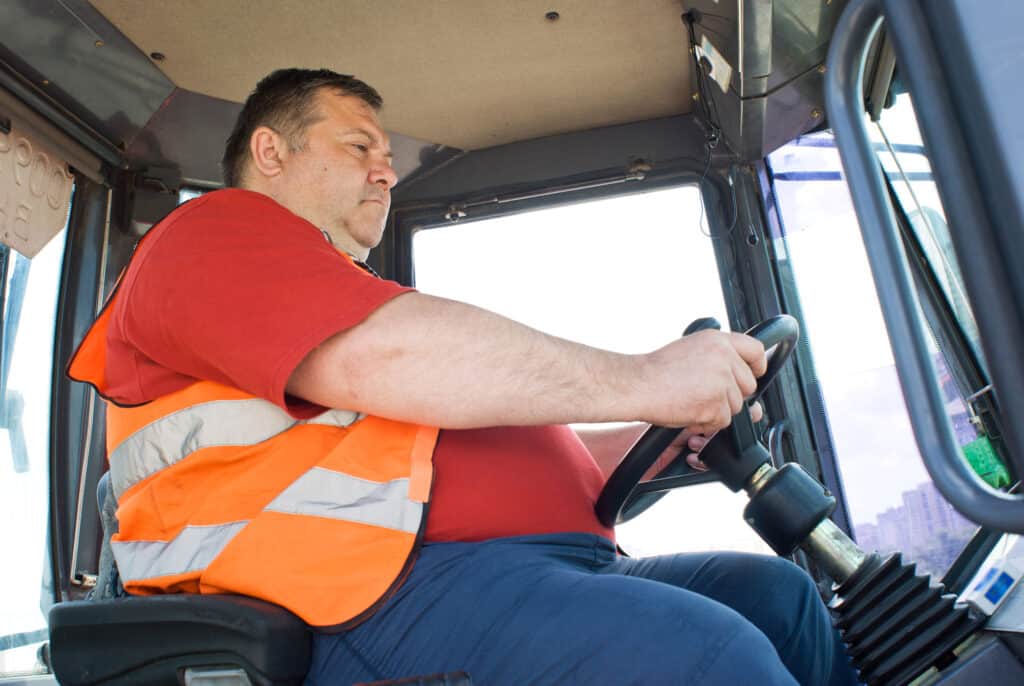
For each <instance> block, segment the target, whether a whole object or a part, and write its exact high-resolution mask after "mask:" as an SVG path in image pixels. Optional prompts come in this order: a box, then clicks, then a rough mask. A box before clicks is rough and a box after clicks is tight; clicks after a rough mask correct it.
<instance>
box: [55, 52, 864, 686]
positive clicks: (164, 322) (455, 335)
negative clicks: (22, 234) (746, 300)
mask: <svg viewBox="0 0 1024 686" xmlns="http://www.w3.org/2000/svg"><path fill="white" fill-rule="evenodd" d="M380 104H381V101H380V97H379V95H378V94H377V93H376V91H374V90H373V89H372V88H370V87H369V86H367V85H366V84H364V83H362V82H360V81H358V80H356V79H353V78H350V77H345V76H340V75H338V74H334V73H333V72H328V71H305V70H282V71H278V72H275V73H273V74H271V75H270V76H268V77H267V78H265V79H264V80H263V81H261V82H260V84H259V85H258V86H257V88H256V90H255V91H254V93H253V94H252V95H251V96H250V98H249V99H248V100H247V102H246V104H245V106H244V108H243V110H242V112H241V114H240V115H239V120H238V122H237V124H236V127H235V130H234V131H233V133H232V135H231V137H230V139H229V141H228V143H227V149H226V152H225V156H224V161H223V164H224V172H225V181H226V185H227V186H229V187H231V188H230V189H228V190H224V191H219V192H215V193H210V194H207V195H206V196H204V197H202V198H200V199H197V200H194V201H192V202H190V203H188V204H186V205H184V206H182V207H181V208H179V209H178V210H176V211H175V212H174V213H172V214H171V215H170V216H169V217H168V218H166V219H165V220H164V221H163V222H161V223H160V224H159V225H158V226H156V227H154V228H153V230H152V231H151V232H150V233H149V234H148V235H147V236H146V238H145V239H144V240H143V241H142V243H141V244H140V246H139V248H138V249H137V251H136V254H135V256H134V257H133V259H132V263H131V265H130V266H129V268H128V269H127V270H126V273H125V275H124V277H123V279H122V281H121V283H120V286H119V288H118V290H117V292H116V293H115V295H114V297H113V298H112V299H111V302H110V303H109V304H108V307H107V308H106V309H105V311H104V314H103V315H102V316H101V318H100V320H99V321H98V322H97V324H96V325H95V327H94V329H93V330H92V331H91V332H90V334H89V336H88V337H87V339H86V341H85V342H84V343H83V346H82V348H81V349H80V350H79V352H78V353H77V354H76V359H75V360H74V362H73V366H72V373H73V374H74V375H75V376H76V378H81V379H84V380H89V381H91V382H93V383H94V384H95V385H96V386H97V388H99V390H100V391H101V392H102V393H103V394H104V396H105V397H106V398H108V399H109V400H111V401H112V402H111V405H110V406H109V408H108V421H109V426H108V444H109V447H110V463H111V474H112V482H113V488H114V491H115V493H116V494H117V495H118V498H119V510H118V518H119V523H120V533H119V534H118V536H117V537H116V538H115V540H114V543H113V545H114V551H115V555H116V557H117V561H118V567H119V569H120V571H121V574H122V577H123V578H124V579H125V585H126V587H127V588H128V589H129V590H130V591H131V592H135V593H164V592H175V591H185V592H233V593H243V594H247V595H253V596H256V597H261V598H265V599H267V600H270V601H272V602H276V603H278V604H281V605H284V606H285V607H288V608H289V609H291V610H292V611H293V612H296V613H297V614H299V615H300V616H301V617H302V618H303V619H305V620H306V621H307V622H308V623H310V624H311V625H312V626H314V627H315V628H317V629H318V630H319V631H318V632H317V634H316V635H315V640H314V658H313V665H312V668H311V671H310V675H309V682H310V683H325V684H328V683H329V684H336V683H344V684H347V683H353V682H357V681H369V680H374V679H384V678H398V677H402V676H409V675H415V674H425V673H432V672H442V671H455V670H466V671H468V672H470V673H471V675H472V676H473V678H474V681H475V683H480V684H487V685H493V684H503V683H507V684H525V683H541V684H561V683H581V684H583V683H586V684H594V683H612V684H617V683H643V684H653V683H690V684H736V683H747V682H749V681H753V680H754V679H756V680H758V681H760V682H763V683H765V684H793V683H803V684H845V683H852V682H853V677H852V674H851V673H850V670H849V668H848V667H846V663H845V656H844V654H843V651H842V647H841V645H840V644H839V642H838V640H837V638H836V636H835V633H834V631H833V630H832V629H831V627H830V625H829V621H828V617H827V613H826V612H825V610H824V608H823V606H822V604H821V602H820V600H819V599H818V597H817V595H816V590H815V588H814V585H813V584H812V583H811V581H810V579H809V578H808V577H807V576H806V575H804V574H803V573H802V572H801V571H800V570H799V569H797V568H796V567H795V566H793V565H792V564H790V563H789V562H787V561H784V560H778V559H774V558H762V557H756V556H747V555H738V554H718V555H681V556H668V557H661V558H651V559H641V560H631V559H627V558H620V557H619V556H617V554H616V552H615V547H614V543H613V540H614V532H612V531H610V530H608V529H606V528H605V527H603V526H602V525H601V524H600V523H599V522H598V521H597V519H596V517H595V515H594V511H593V506H594V502H595V499H596V497H597V494H598V493H599V491H600V489H601V487H602V485H603V481H604V478H605V474H604V473H602V470H601V468H600V467H599V466H598V462H601V463H603V464H608V463H609V462H611V461H612V460H611V458H612V457H617V456H618V455H620V454H621V452H620V448H615V447H609V446H614V444H615V442H616V441H615V439H614V437H613V438H612V440H610V441H605V442H604V443H603V444H598V443H592V445H593V446H594V448H593V449H594V452H595V453H596V454H594V455H592V454H591V452H590V451H588V449H587V448H586V447H585V446H584V444H583V443H581V442H580V440H579V439H578V438H577V437H576V436H575V435H574V434H573V433H572V431H571V430H570V429H568V428H567V427H566V426H565V424H566V423H568V422H606V421H632V420H642V421H644V422H649V423H655V424H661V425H670V426H687V427H690V433H689V434H688V436H689V438H688V439H684V440H690V441H691V447H699V446H700V445H701V443H702V439H701V438H700V436H699V434H708V433H711V432H713V431H715V430H717V429H719V428H722V427H724V426H726V425H728V423H729V421H730V419H731V417H732V416H733V415H734V414H735V413H736V412H739V411H740V410H741V408H742V407H743V398H744V397H745V396H747V395H749V394H750V393H752V392H753V390H754V388H755V384H756V377H757V376H758V375H760V374H762V373H763V372H764V369H765V358H764V350H763V349H762V347H761V345H760V343H758V342H757V341H755V340H754V339H751V338H748V337H746V336H743V335H741V334H732V333H722V332H703V333H700V334H697V335H694V336H688V337H686V338H683V339H681V340H678V341H673V342H671V343H669V344H668V345H666V346H665V347H663V348H661V349H659V350H656V351H653V352H651V353H649V354H646V355H621V354H615V353H610V352H607V351H602V350H597V349H594V348H590V347H587V346H584V345H579V344H576V343H572V342H569V341H565V340H561V339H557V338H554V337H551V336H547V335H545V334H542V333H540V332H538V331H534V330H532V329H530V328H528V327H525V326H522V325H520V324H518V323H516V322H513V321H510V320H507V319H505V318H503V317H500V316H498V315H495V314H493V313H490V312H487V311H484V310H481V309H478V308H475V307H472V306H469V305H465V304H462V303H457V302H452V301H449V300H444V299H441V298H435V297H431V296H428V295H425V294H421V293H418V292H416V291H414V290H412V289H408V288H403V287H401V286H399V285H398V284H395V283H392V282H388V281H384V280H382V279H379V278H377V277H376V276H374V275H372V274H370V273H368V270H367V269H366V268H365V267H364V266H362V261H363V260H365V258H366V256H367V254H368V253H369V251H370V250H371V249H372V248H373V247H374V246H376V245H377V243H378V242H379V241H380V238H381V234H382V232H383V228H384V224H385V219H386V217H387V213H388V209H389V205H390V191H391V189H392V187H393V186H394V185H395V183H396V181H397V179H396V176H395V172H394V170H393V169H392V168H391V162H390V161H391V153H390V148H389V145H388V139H387V136H386V134H385V133H384V131H383V129H382V128H381V126H380V123H379V121H378V119H377V116H376V110H377V109H378V108H379V107H380ZM329 408H334V409H329ZM434 427H440V431H439V430H438V429H436V428H434ZM634 433H635V430H634ZM620 438H621V435H620ZM599 445H604V446H605V447H604V449H602V448H600V447H598V446H599ZM680 447H682V445H681V444H680V445H679V446H677V449H678V448H680ZM428 505H429V510H428ZM428 513H429V514H428Z"/></svg>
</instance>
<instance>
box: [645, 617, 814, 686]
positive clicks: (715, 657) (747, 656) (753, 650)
mask: <svg viewBox="0 0 1024 686" xmlns="http://www.w3.org/2000/svg"><path fill="white" fill-rule="evenodd" d="M723 638H724V640H723V641H722V642H721V643H720V645H719V646H718V647H717V650H716V651H713V652H709V654H707V655H704V656H700V657H701V659H698V660H694V661H693V663H692V664H691V665H690V666H689V669H687V670H685V671H683V672H682V673H681V675H682V676H683V678H682V679H681V680H680V681H679V682H677V683H684V684H692V685H693V686H725V685H727V684H729V685H732V684H746V683H757V684H758V686H782V685H785V686H795V685H796V681H795V680H794V679H793V676H792V675H791V674H790V673H789V671H788V670H787V669H786V667H785V665H784V664H783V663H782V661H781V659H780V658H779V655H778V653H777V652H776V651H775V648H774V646H772V644H771V641H769V640H768V638H767V637H766V636H765V635H764V634H763V633H762V632H761V631H760V630H758V629H757V627H755V626H754V625H753V624H751V623H750V622H748V621H746V620H740V621H738V622H737V623H736V625H735V627H734V629H733V630H732V631H731V633H730V635H729V636H727V637H723ZM665 683H670V682H668V681H666V682H665Z"/></svg>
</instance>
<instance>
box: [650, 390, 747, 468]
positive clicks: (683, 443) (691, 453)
mask: <svg viewBox="0 0 1024 686" xmlns="http://www.w3.org/2000/svg"><path fill="white" fill-rule="evenodd" d="M763 418H764V408H763V407H761V403H759V402H757V403H754V404H753V405H751V406H750V421H752V422H753V423H755V424H756V423H757V422H759V421H761V420H762V419H763ZM712 435H714V434H712ZM710 440H711V436H705V435H704V434H699V433H693V432H692V431H689V430H688V429H683V431H682V432H681V433H680V434H679V435H678V436H676V438H675V439H674V440H673V441H672V443H671V444H669V446H668V447H667V448H665V450H664V452H662V453H661V455H660V456H658V459H657V461H656V462H655V463H654V464H653V465H651V468H650V469H648V470H647V473H646V474H645V475H644V478H645V479H650V478H653V477H654V475H655V474H657V473H658V472H660V471H661V470H662V469H664V468H665V467H667V466H668V465H669V464H671V463H672V461H673V460H675V459H676V458H678V457H679V454H680V453H683V452H685V453H686V464H688V465H690V467H691V468H692V469H696V470H698V471H701V472H704V471H707V469H708V466H707V465H706V464H704V463H703V462H701V461H700V456H699V455H698V453H699V452H700V451H701V450H703V449H704V446H705V445H707V443H708V441H710Z"/></svg>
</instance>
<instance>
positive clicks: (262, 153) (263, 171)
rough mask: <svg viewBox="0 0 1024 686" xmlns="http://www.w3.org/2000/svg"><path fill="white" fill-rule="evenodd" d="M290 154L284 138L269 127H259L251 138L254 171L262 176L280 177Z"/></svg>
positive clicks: (250, 148)
mask: <svg viewBox="0 0 1024 686" xmlns="http://www.w3.org/2000/svg"><path fill="white" fill-rule="evenodd" d="M288 152H289V150H288V144H287V142H286V141H285V140H284V137H283V136H281V134H279V133H278V132H277V131H274V130H273V129H272V128H270V127H269V126H260V127H257V129H256V130H255V131H253V132H252V136H251V137H250V138H249V155H250V156H251V158H252V166H253V171H255V172H256V173H257V174H260V175H261V176H264V177H267V178H273V177H275V176H278V175H280V174H281V172H282V169H283V164H284V161H285V159H286V158H287V157H288Z"/></svg>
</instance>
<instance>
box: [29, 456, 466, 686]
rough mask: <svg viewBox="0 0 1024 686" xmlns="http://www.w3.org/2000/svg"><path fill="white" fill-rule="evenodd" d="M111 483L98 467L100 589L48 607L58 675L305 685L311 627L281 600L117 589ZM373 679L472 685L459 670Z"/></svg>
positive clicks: (203, 685) (105, 680)
mask: <svg viewBox="0 0 1024 686" xmlns="http://www.w3.org/2000/svg"><path fill="white" fill-rule="evenodd" d="M109 483H110V480H109V474H104V475H103V477H102V478H101V479H100V482H99V485H98V486H97V489H96V490H97V497H98V499H99V505H100V512H101V516H102V519H103V547H104V551H103V554H101V567H105V569H101V570H100V583H98V584H97V587H96V588H97V589H98V590H99V591H100V594H102V595H103V596H104V597H102V598H101V599H94V600H82V601H72V602H64V603H59V604H57V605H55V606H54V607H53V608H52V609H51V610H50V617H49V620H50V661H51V666H52V667H53V671H54V674H55V675H56V676H57V679H58V680H59V681H60V683H61V684H65V685H66V686H93V685H98V684H129V683H130V684H139V683H144V684H154V685H157V686H162V685H164V684H166V685H167V686H177V685H179V684H184V685H185V686H208V685H216V686H236V685H237V686H269V685H271V684H275V685H276V684H300V683H302V681H303V679H305V676H306V672H307V671H308V670H309V662H310V656H311V653H312V641H311V635H312V634H311V630H310V629H309V627H307V626H306V624H305V623H304V622H303V621H302V620H301V619H299V618H298V617H297V616H295V615H293V614H292V613H291V612H289V611H288V610H285V609H284V608H282V607H279V606H277V605H273V604H271V603H267V602H264V601H262V600H257V599H255V598H248V597H245V596H237V595H193V594H169V595H157V596H125V595H124V591H123V588H121V586H120V582H119V581H118V579H117V568H116V566H115V565H114V562H113V555H111V554H110V550H109V548H110V537H111V536H112V535H113V534H114V533H115V531H116V527H117V520H116V519H114V517H113V512H114V509H116V503H115V501H114V497H113V494H112V493H111V491H110V487H109ZM117 589H120V590H119V591H118V590H117ZM118 596H121V597H118ZM376 683H377V684H378V685H379V686H383V684H408V685H409V686H413V685H419V686H471V684H472V682H471V681H470V679H469V676H468V675H467V674H466V673H465V672H456V673H454V674H437V675H432V676H428V677H413V678H411V679H403V680H401V681H395V682H390V681H389V682H376Z"/></svg>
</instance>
